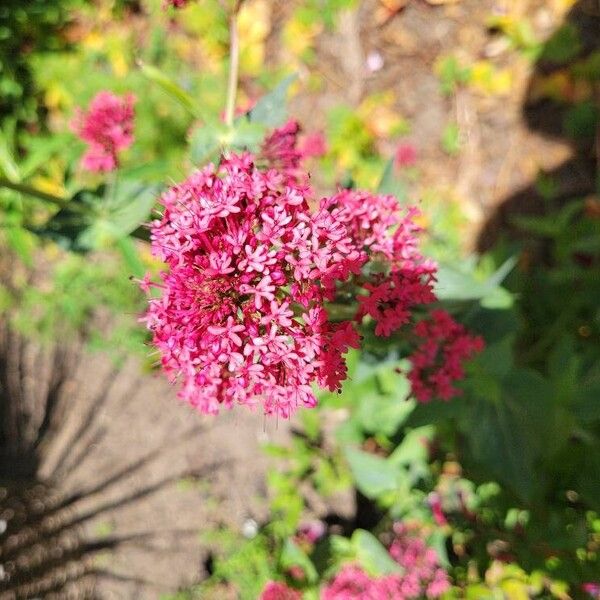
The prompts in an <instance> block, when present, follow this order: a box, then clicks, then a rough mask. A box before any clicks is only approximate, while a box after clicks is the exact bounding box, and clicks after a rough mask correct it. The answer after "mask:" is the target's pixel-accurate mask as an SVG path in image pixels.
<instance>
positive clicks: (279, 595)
mask: <svg viewBox="0 0 600 600" xmlns="http://www.w3.org/2000/svg"><path fill="white" fill-rule="evenodd" d="M301 598H302V594H301V593H300V592H299V591H298V590H295V589H294V588H291V587H289V586H288V585H286V584H285V583H282V582H281V581H269V582H267V584H266V585H265V587H264V589H263V591H262V592H261V594H260V599H259V600H300V599H301Z"/></svg>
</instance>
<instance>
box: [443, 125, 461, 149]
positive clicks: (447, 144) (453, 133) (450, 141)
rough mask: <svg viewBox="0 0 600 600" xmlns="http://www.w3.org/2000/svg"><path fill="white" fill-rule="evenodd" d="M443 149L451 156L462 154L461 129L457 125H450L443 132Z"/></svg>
mask: <svg viewBox="0 0 600 600" xmlns="http://www.w3.org/2000/svg"><path fill="white" fill-rule="evenodd" d="M442 148H443V149H444V151H445V152H446V153H447V154H449V155H450V156H456V155H457V154H458V153H459V152H460V129H459V128H458V125H457V124H456V123H448V125H446V127H444V131H443V132H442Z"/></svg>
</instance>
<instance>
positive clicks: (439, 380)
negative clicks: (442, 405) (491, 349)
mask: <svg viewBox="0 0 600 600" xmlns="http://www.w3.org/2000/svg"><path fill="white" fill-rule="evenodd" d="M414 333H415V335H416V336H417V337H418V338H420V340H421V343H420V344H419V346H418V347H417V349H416V350H415V352H414V353H413V354H412V355H411V356H410V360H411V364H412V368H411V370H410V371H409V373H408V380H409V381H410V383H411V387H412V392H413V394H414V396H415V398H416V399H417V400H419V401H420V402H428V401H429V400H431V399H432V398H441V399H442V400H450V398H453V397H455V396H457V395H458V394H459V393H460V391H459V390H458V389H457V388H456V387H455V386H454V385H453V383H454V382H455V381H457V380H459V379H462V378H463V377H464V368H463V363H464V362H465V361H466V360H469V359H470V358H471V357H472V356H473V355H475V354H476V353H478V352H481V351H482V350H483V347H484V341H483V338H482V337H481V336H473V335H470V334H469V333H468V332H467V330H466V329H465V328H464V327H463V326H462V325H460V324H459V323H457V322H456V321H455V320H454V319H453V318H452V317H451V316H450V315H449V314H448V313H447V312H446V311H445V310H434V311H432V313H431V317H430V318H429V319H424V320H422V321H420V322H419V323H418V324H417V325H416V326H415V329H414Z"/></svg>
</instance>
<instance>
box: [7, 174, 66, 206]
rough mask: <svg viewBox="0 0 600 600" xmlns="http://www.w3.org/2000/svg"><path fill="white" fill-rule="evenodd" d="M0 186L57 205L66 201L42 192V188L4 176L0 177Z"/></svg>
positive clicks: (61, 204)
mask: <svg viewBox="0 0 600 600" xmlns="http://www.w3.org/2000/svg"><path fill="white" fill-rule="evenodd" d="M0 187H4V188H8V189H9V190H14V191H15V192H21V193H22V194H27V195H28V196H33V197H34V198H39V199H40V200H45V201H46V202H51V203H52V204H58V205H59V206H63V205H64V204H65V203H66V200H65V199H64V198H59V197H58V196H53V195H52V194H47V193H46V192H42V190H38V189H37V188H34V187H31V186H29V185H24V184H22V183H14V182H12V181H9V180H8V179H4V178H0Z"/></svg>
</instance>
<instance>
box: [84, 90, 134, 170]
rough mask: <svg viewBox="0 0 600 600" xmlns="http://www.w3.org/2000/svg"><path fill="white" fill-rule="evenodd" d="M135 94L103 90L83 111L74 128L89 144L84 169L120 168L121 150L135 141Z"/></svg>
mask: <svg viewBox="0 0 600 600" xmlns="http://www.w3.org/2000/svg"><path fill="white" fill-rule="evenodd" d="M134 104H135V96H134V95H133V94H126V95H125V96H123V97H120V96H116V95H115V94H113V93H111V92H108V91H101V92H99V93H98V94H96V96H95V97H94V98H93V100H92V101H91V103H90V105H89V108H88V110H87V112H85V113H83V112H81V111H79V112H78V113H77V115H76V117H75V119H74V121H73V123H72V127H73V130H74V131H75V132H76V133H77V135H78V136H79V137H80V138H81V139H82V140H83V141H84V142H87V144H88V149H87V151H86V152H85V154H84V155H83V157H82V159H81V164H82V166H83V168H84V169H87V170H88V171H92V172H108V171H113V170H114V169H116V168H117V166H118V163H119V160H118V159H119V153H120V152H122V151H123V150H126V149H127V148H129V146H131V144H132V143H133V118H134V108H133V107H134Z"/></svg>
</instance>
